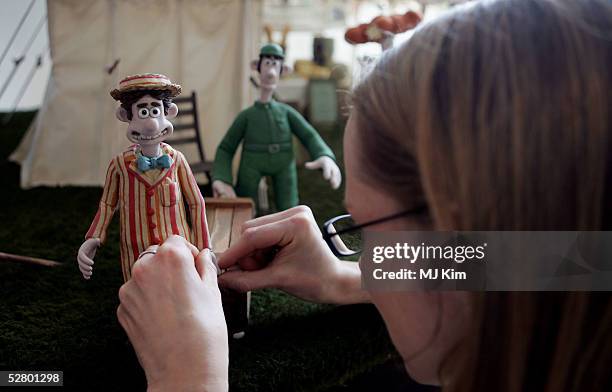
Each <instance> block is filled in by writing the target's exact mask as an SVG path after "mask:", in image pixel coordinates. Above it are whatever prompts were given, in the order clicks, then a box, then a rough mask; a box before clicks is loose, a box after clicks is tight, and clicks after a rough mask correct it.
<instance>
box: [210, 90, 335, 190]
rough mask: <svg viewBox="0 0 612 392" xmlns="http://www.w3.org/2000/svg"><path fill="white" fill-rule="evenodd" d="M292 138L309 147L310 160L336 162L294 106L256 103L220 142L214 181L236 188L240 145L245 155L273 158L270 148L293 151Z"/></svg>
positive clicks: (242, 115)
mask: <svg viewBox="0 0 612 392" xmlns="http://www.w3.org/2000/svg"><path fill="white" fill-rule="evenodd" d="M292 135H295V136H297V138H298V139H299V140H300V142H302V144H303V145H304V147H306V149H307V150H308V153H309V154H310V157H311V159H313V160H314V159H317V158H319V157H321V156H328V157H330V158H332V159H333V160H336V157H335V156H334V153H333V152H332V150H331V149H330V148H329V147H328V146H327V144H325V142H324V141H323V139H322V138H321V136H319V134H318V133H317V131H316V130H315V129H314V128H313V127H312V125H310V124H309V123H308V122H307V121H306V120H305V119H304V118H303V117H302V116H301V115H300V114H299V113H298V112H297V111H296V110H295V109H293V108H292V107H291V106H289V105H287V104H284V103H282V102H277V101H275V100H271V101H270V102H268V103H261V102H259V101H257V102H255V104H254V105H253V106H251V107H249V108H247V109H245V110H243V111H242V112H240V114H238V116H237V117H236V119H235V120H234V123H233V124H232V125H231V127H230V128H229V130H228V131H227V133H226V134H225V137H223V140H221V143H220V144H219V147H218V148H217V154H216V155H215V163H214V168H213V180H221V181H223V182H226V183H228V184H233V181H232V159H233V158H234V154H235V153H236V149H237V148H238V145H239V144H240V142H241V141H244V145H243V150H244V151H260V152H261V153H262V154H273V153H274V150H272V152H268V148H267V147H268V146H269V145H276V144H278V145H279V146H280V147H279V148H281V150H285V151H286V150H291V151H293V147H292V140H293V138H292ZM273 147H274V146H273Z"/></svg>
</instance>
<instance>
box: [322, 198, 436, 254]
mask: <svg viewBox="0 0 612 392" xmlns="http://www.w3.org/2000/svg"><path fill="white" fill-rule="evenodd" d="M426 210H427V207H426V206H421V207H418V208H416V209H411V210H406V211H402V212H397V213H395V214H392V215H388V216H384V217H382V218H378V219H374V220H371V221H369V222H365V223H361V224H355V222H354V221H353V218H352V217H351V215H350V214H345V215H339V216H337V217H335V218H332V219H330V220H328V221H327V222H325V223H324V224H323V239H324V240H325V242H326V243H327V245H328V246H329V248H330V249H331V251H332V252H333V253H334V255H336V257H348V256H354V255H357V254H359V253H361V243H362V241H361V229H363V228H364V227H368V226H374V225H377V224H379V223H383V222H388V221H391V220H393V219H397V218H401V217H403V216H406V215H412V214H419V213H422V212H424V211H426Z"/></svg>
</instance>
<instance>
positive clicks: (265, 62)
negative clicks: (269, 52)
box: [264, 60, 272, 65]
mask: <svg viewBox="0 0 612 392" xmlns="http://www.w3.org/2000/svg"><path fill="white" fill-rule="evenodd" d="M264 64H265V65H271V64H272V60H264Z"/></svg>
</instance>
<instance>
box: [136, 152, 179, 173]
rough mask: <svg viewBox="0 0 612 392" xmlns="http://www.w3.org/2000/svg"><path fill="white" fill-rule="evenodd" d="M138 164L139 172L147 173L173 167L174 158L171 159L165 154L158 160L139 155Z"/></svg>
mask: <svg viewBox="0 0 612 392" xmlns="http://www.w3.org/2000/svg"><path fill="white" fill-rule="evenodd" d="M136 163H137V165H138V170H140V171H141V172H146V171H147V170H151V169H161V168H164V169H167V168H169V167H170V165H172V158H170V155H168V154H164V155H162V156H160V157H157V158H149V157H145V156H144V155H142V154H140V155H138V159H137V161H136Z"/></svg>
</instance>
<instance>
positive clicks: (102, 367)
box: [0, 113, 396, 391]
mask: <svg viewBox="0 0 612 392" xmlns="http://www.w3.org/2000/svg"><path fill="white" fill-rule="evenodd" d="M32 116H33V114H32V113H20V114H17V115H16V116H15V117H14V118H13V119H12V121H11V123H10V124H9V125H8V126H4V127H2V129H1V131H0V172H1V173H2V176H1V177H0V183H1V186H2V192H1V196H0V197H1V199H0V222H1V225H0V251H3V252H9V253H18V254H23V255H29V256H35V257H43V258H48V259H52V260H58V261H60V262H62V263H63V265H62V266H60V267H56V268H44V267H36V266H30V265H22V264H17V263H9V262H0V369H12V370H17V369H55V370H63V371H64V382H65V385H66V386H67V387H69V389H71V390H78V391H90V390H100V391H118V390H144V387H145V379H144V374H143V372H142V370H141V369H140V366H139V364H138V362H137V360H136V357H135V355H134V352H133V350H132V347H131V346H130V343H129V341H128V339H127V336H126V335H125V333H124V332H123V330H122V329H121V327H120V326H119V324H118V322H117V320H116V316H115V310H116V307H117V305H118V298H117V290H118V288H119V286H120V285H121V284H122V277H121V272H120V267H119V262H118V259H119V250H118V246H117V244H118V231H119V230H118V222H117V221H116V218H115V221H114V222H113V223H112V224H111V225H110V231H109V235H108V241H107V245H106V246H105V247H103V248H102V249H101V250H100V251H99V252H98V255H97V256H96V261H97V262H96V266H95V270H94V276H93V279H92V280H91V281H85V280H83V279H82V278H81V276H80V273H79V270H78V268H77V266H76V252H77V249H78V248H79V246H80V244H81V242H82V239H83V235H84V233H85V232H86V230H87V228H88V226H89V224H90V221H91V219H92V218H93V216H94V214H95V210H96V206H97V203H98V199H99V197H100V195H101V188H76V187H64V188H46V187H39V188H35V189H30V190H22V189H20V188H19V166H17V165H16V164H14V163H10V162H8V161H7V157H8V155H9V154H10V153H11V152H12V151H13V149H14V148H15V147H16V145H17V143H18V142H19V140H20V138H21V136H22V134H23V132H24V130H25V128H26V127H27V125H28V124H29V122H30V121H31V119H32ZM323 136H324V137H325V138H326V139H328V141H329V142H330V144H331V145H332V147H333V148H334V150H335V151H336V152H338V155H339V158H340V160H341V157H342V154H341V151H340V140H341V135H340V131H339V130H331V131H327V132H323ZM58 159H70V156H68V155H66V156H62V157H58ZM299 178H300V197H301V200H302V203H304V204H307V205H309V206H311V207H312V209H313V210H314V213H315V216H317V218H318V219H319V220H320V221H323V220H325V219H327V218H329V217H331V216H334V215H337V214H339V213H341V212H343V207H342V199H343V190H340V191H332V190H331V189H330V188H329V186H328V185H327V184H326V183H325V182H324V181H323V180H322V178H321V176H320V174H319V173H317V172H311V171H306V170H304V169H301V170H300V171H299ZM251 316H252V319H251V325H250V329H249V330H248V332H247V335H246V337H245V338H244V339H242V340H239V341H232V342H231V343H230V384H231V389H232V390H234V391H276V390H278V391H292V390H330V389H331V390H349V389H350V390H353V389H359V388H357V387H355V388H353V387H351V379H353V378H354V377H355V376H358V375H360V374H363V373H364V372H366V373H367V372H368V371H370V370H371V369H373V368H375V367H376V366H379V365H380V364H382V363H385V362H387V361H389V360H390V359H393V358H396V354H395V351H394V349H393V348H392V345H391V343H390V341H389V338H388V335H387V332H386V331H385V328H384V325H383V322H382V321H381V319H380V316H379V315H378V314H377V312H376V310H375V309H374V308H373V307H372V306H371V305H359V306H342V307H334V306H328V305H316V304H310V303H307V302H303V301H301V300H298V299H296V298H293V297H291V296H288V295H285V294H283V293H281V292H278V291H275V290H264V291H259V292H255V293H254V294H253V297H252V311H251ZM347 383H348V385H349V386H346V385H347ZM364 385H365V384H364ZM362 387H363V385H362ZM364 390H365V389H364Z"/></svg>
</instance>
